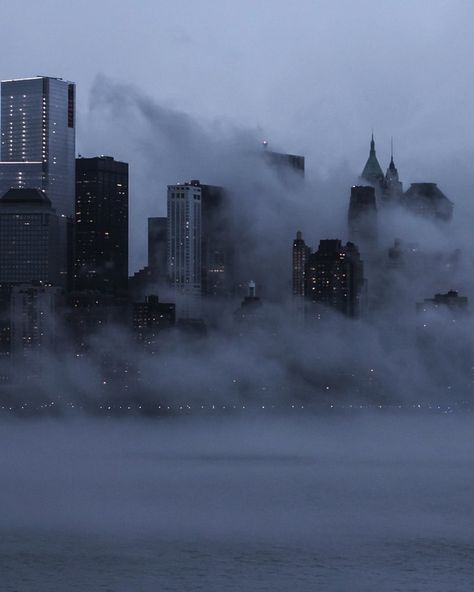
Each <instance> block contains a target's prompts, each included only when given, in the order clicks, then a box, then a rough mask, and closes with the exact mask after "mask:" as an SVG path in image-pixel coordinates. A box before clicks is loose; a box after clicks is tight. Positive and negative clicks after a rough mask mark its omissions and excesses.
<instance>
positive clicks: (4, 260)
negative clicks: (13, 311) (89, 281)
mask: <svg viewBox="0 0 474 592" xmlns="http://www.w3.org/2000/svg"><path fill="white" fill-rule="evenodd" d="M67 230H68V219H67V218H66V217H65V216H58V215H57V213H56V211H55V209H54V208H53V207H52V205H51V201H50V200H49V199H48V197H47V195H46V194H45V193H44V192H43V191H40V190H39V189H10V190H9V191H7V193H5V195H4V196H3V197H2V198H1V199H0V284H2V285H3V286H4V285H13V284H22V283H32V282H39V283H42V284H53V285H56V286H62V287H65V286H66V277H67V252H66V235H67Z"/></svg>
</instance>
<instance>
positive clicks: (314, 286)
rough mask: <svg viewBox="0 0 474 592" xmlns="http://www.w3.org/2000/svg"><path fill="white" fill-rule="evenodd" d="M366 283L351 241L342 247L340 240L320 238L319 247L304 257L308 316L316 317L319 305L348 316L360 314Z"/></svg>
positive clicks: (360, 263)
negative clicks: (305, 258) (306, 259)
mask: <svg viewBox="0 0 474 592" xmlns="http://www.w3.org/2000/svg"><path fill="white" fill-rule="evenodd" d="M366 283H367V282H366V280H365V279H364V264H363V262H362V260H361V258H360V254H359V250H358V249H357V247H356V246H355V245H354V244H353V243H350V242H348V243H347V244H346V245H345V246H343V245H342V243H341V241H340V240H322V241H320V243H319V249H318V250H317V251H316V252H315V253H312V254H311V255H310V256H309V257H308V263H307V265H306V299H307V302H308V304H309V306H308V307H307V311H306V312H307V314H308V316H309V317H311V316H315V318H320V316H321V314H323V309H321V308H320V306H319V305H323V307H329V308H332V309H333V310H335V311H338V312H339V313H342V314H343V315H346V316H348V317H353V318H357V317H359V316H361V314H362V313H363V312H364V307H365V292H366ZM311 305H317V306H316V307H314V306H311Z"/></svg>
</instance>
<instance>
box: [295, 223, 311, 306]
mask: <svg viewBox="0 0 474 592" xmlns="http://www.w3.org/2000/svg"><path fill="white" fill-rule="evenodd" d="M310 253H311V250H310V248H309V247H308V246H307V245H306V243H305V242H304V240H303V235H302V234H301V232H300V231H298V232H297V233H296V238H295V240H294V241H293V296H304V294H305V271H306V263H307V261H308V257H309V255H310Z"/></svg>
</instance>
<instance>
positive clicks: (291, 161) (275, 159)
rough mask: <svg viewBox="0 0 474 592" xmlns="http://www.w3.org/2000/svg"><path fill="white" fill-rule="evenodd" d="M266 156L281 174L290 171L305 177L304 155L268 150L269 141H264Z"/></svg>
mask: <svg viewBox="0 0 474 592" xmlns="http://www.w3.org/2000/svg"><path fill="white" fill-rule="evenodd" d="M263 148H264V153H263V154H264V157H265V159H266V161H267V162H268V163H269V164H270V165H271V166H272V167H274V168H275V169H276V171H277V172H278V173H279V174H280V175H283V176H285V175H287V174H288V173H296V175H298V176H301V177H304V165H305V162H304V156H300V155H298V154H284V153H282V152H274V151H273V150H268V142H266V141H265V142H263Z"/></svg>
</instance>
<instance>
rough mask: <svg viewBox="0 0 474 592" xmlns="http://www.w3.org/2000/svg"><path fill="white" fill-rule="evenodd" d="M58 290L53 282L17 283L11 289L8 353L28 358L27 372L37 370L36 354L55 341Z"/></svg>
mask: <svg viewBox="0 0 474 592" xmlns="http://www.w3.org/2000/svg"><path fill="white" fill-rule="evenodd" d="M60 294H61V290H60V289H59V288H56V287H53V286H40V285H33V284H21V285H18V286H14V288H13V289H12V293H11V342H12V356H13V357H14V358H15V359H18V358H23V359H26V360H27V361H28V365H27V366H25V373H27V374H30V373H31V374H33V375H34V374H35V373H36V372H38V371H39V367H38V366H37V363H38V362H40V355H41V354H43V353H45V352H48V351H51V350H53V349H54V347H55V346H56V344H57V337H58V330H57V318H58V315H57V308H58V305H59V304H60Z"/></svg>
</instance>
